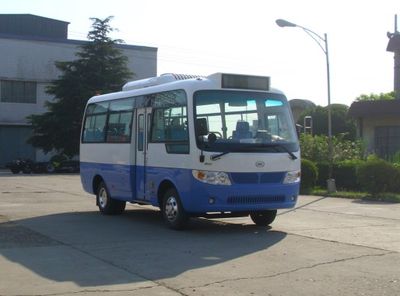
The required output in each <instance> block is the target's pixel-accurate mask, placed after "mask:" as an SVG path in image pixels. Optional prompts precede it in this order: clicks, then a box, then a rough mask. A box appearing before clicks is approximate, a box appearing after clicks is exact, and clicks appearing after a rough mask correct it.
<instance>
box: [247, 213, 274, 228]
mask: <svg viewBox="0 0 400 296" xmlns="http://www.w3.org/2000/svg"><path fill="white" fill-rule="evenodd" d="M276 212H277V211H276V210H267V211H260V212H253V213H251V214H250V218H251V220H253V222H254V224H256V225H257V226H268V225H270V224H271V223H272V222H274V220H275V217H276Z"/></svg>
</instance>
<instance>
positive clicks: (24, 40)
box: [0, 14, 157, 167]
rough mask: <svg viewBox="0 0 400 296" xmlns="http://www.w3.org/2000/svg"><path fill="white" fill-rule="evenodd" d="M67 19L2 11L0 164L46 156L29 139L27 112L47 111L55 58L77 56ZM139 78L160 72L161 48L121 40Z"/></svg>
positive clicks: (0, 20) (30, 129)
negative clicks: (158, 57) (159, 52)
mask: <svg viewBox="0 0 400 296" xmlns="http://www.w3.org/2000/svg"><path fill="white" fill-rule="evenodd" d="M68 24H69V23H67V22H64V21H59V20H54V19H49V18H45V17H40V16H35V15H30V14H0V65H1V66H0V167H1V166H4V164H5V163H6V162H8V161H11V160H12V159H15V158H17V157H24V158H30V159H33V160H38V161H39V160H44V159H45V158H46V156H45V155H44V154H43V153H42V152H41V151H40V150H39V149H35V148H33V147H32V146H31V145H28V144H26V140H27V139H28V138H29V136H30V135H31V133H32V128H31V127H30V126H29V124H28V123H27V120H26V117H27V116H28V115H31V114H40V113H43V112H45V111H46V108H45V106H44V103H45V101H47V100H52V99H53V98H52V97H51V96H49V95H48V94H47V93H46V87H47V86H49V85H50V83H51V81H52V80H54V79H56V78H58V75H59V74H60V73H59V71H58V70H57V68H56V67H55V65H54V63H55V62H56V61H71V60H75V59H76V57H75V53H76V52H77V49H78V46H79V45H82V44H85V43H87V42H88V41H80V40H71V39H68ZM118 47H119V48H120V49H121V50H122V51H123V54H124V55H126V56H127V57H128V68H129V69H130V70H131V71H132V72H134V73H135V77H134V79H142V78H147V77H153V76H156V75H157V48H154V47H145V46H136V45H125V44H124V45H118Z"/></svg>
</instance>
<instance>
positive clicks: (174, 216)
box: [161, 188, 189, 230]
mask: <svg viewBox="0 0 400 296" xmlns="http://www.w3.org/2000/svg"><path fill="white" fill-rule="evenodd" d="M161 211H162V214H163V218H164V221H165V222H166V224H167V225H168V227H170V228H172V229H175V230H182V229H184V228H185V227H186V226H187V223H188V221H189V216H188V215H187V214H186V212H185V210H184V208H183V206H182V203H181V200H180V198H179V195H178V192H177V191H176V190H175V189H174V188H170V189H168V190H167V191H166V192H165V194H164V196H163V202H162V207H161Z"/></svg>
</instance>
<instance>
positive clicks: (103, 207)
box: [96, 182, 126, 215]
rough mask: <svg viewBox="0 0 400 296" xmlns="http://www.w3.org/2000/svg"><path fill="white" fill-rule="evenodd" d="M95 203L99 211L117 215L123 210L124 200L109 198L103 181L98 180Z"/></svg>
mask: <svg viewBox="0 0 400 296" xmlns="http://www.w3.org/2000/svg"><path fill="white" fill-rule="evenodd" d="M96 203H97V206H98V207H99V210H100V212H101V213H102V214H105V215H119V214H121V213H122V212H123V211H124V210H125V205H126V202H125V201H121V200H116V199H113V198H111V196H110V194H109V193H108V190H107V187H106V184H105V183H104V182H100V184H99V186H98V188H97V193H96Z"/></svg>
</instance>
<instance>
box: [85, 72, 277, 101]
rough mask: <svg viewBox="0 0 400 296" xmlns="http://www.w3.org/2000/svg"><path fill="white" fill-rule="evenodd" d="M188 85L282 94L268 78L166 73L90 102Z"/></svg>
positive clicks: (128, 84) (127, 85) (129, 84)
mask: <svg viewBox="0 0 400 296" xmlns="http://www.w3.org/2000/svg"><path fill="white" fill-rule="evenodd" d="M189 85H193V86H194V85H198V87H200V88H208V89H235V90H254V91H269V92H274V93H280V94H282V92H281V91H279V90H277V89H273V88H271V87H270V77H268V76H254V75H242V74H228V73H214V74H211V75H209V76H200V75H188V74H174V73H167V74H162V75H160V76H157V77H151V78H146V79H141V80H135V81H131V82H128V83H126V84H125V85H124V86H123V87H122V91H120V92H116V93H110V94H104V95H98V96H95V97H92V98H91V99H90V102H93V101H103V100H113V99H117V98H127V97H130V96H136V95H144V94H147V93H150V92H161V91H167V90H172V89H177V88H181V89H183V88H185V87H190V86H189Z"/></svg>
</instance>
